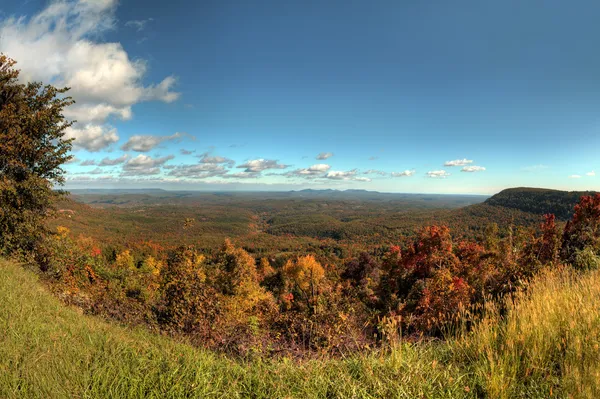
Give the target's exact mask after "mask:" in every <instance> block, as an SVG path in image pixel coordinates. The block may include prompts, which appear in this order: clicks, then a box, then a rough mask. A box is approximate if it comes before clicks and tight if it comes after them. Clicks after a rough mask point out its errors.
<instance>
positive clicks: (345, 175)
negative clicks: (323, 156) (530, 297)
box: [324, 169, 356, 180]
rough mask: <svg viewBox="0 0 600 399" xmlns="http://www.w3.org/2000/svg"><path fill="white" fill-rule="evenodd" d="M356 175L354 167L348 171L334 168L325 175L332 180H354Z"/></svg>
mask: <svg viewBox="0 0 600 399" xmlns="http://www.w3.org/2000/svg"><path fill="white" fill-rule="evenodd" d="M355 176H356V169H352V170H349V171H346V172H344V171H341V170H332V171H330V172H327V174H325V176H324V177H325V178H326V179H331V180H354V178H355Z"/></svg>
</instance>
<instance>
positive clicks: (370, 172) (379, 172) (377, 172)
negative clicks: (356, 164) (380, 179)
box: [362, 169, 387, 176]
mask: <svg viewBox="0 0 600 399" xmlns="http://www.w3.org/2000/svg"><path fill="white" fill-rule="evenodd" d="M362 174H363V175H379V176H385V175H386V174H387V173H385V172H384V171H382V170H377V169H369V170H366V171H364V172H362Z"/></svg>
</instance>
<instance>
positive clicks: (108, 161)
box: [98, 154, 129, 166]
mask: <svg viewBox="0 0 600 399" xmlns="http://www.w3.org/2000/svg"><path fill="white" fill-rule="evenodd" d="M127 159H129V155H128V154H123V155H121V156H120V157H118V158H114V159H110V158H108V157H107V158H103V159H102V161H100V162H99V163H98V166H114V165H119V164H122V163H123V162H125V161H127Z"/></svg>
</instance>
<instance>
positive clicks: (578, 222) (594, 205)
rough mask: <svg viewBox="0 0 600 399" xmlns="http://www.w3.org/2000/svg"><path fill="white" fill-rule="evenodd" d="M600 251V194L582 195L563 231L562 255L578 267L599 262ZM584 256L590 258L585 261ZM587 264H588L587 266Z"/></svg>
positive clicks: (565, 259)
mask: <svg viewBox="0 0 600 399" xmlns="http://www.w3.org/2000/svg"><path fill="white" fill-rule="evenodd" d="M599 253H600V194H596V195H595V196H590V195H585V196H583V197H581V199H580V201H579V204H577V205H576V206H575V213H574V214H573V219H571V220H570V221H569V222H567V225H566V226H565V230H564V233H563V242H562V248H561V257H562V259H563V260H564V261H566V262H569V263H572V264H574V265H575V266H576V267H578V268H587V267H589V265H587V264H589V263H590V262H591V263H593V264H594V265H596V264H597V263H598V261H597V260H595V257H597V256H598V254H599ZM582 256H583V258H584V259H585V258H590V259H588V260H586V261H585V262H584V261H583V260H584V259H581V258H582ZM586 265H587V266H586Z"/></svg>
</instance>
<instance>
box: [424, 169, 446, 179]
mask: <svg viewBox="0 0 600 399" xmlns="http://www.w3.org/2000/svg"><path fill="white" fill-rule="evenodd" d="M427 176H429V177H431V178H434V179H437V178H442V179H444V178H446V177H448V176H450V173H448V172H446V171H445V170H443V169H442V170H430V171H429V172H427Z"/></svg>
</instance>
